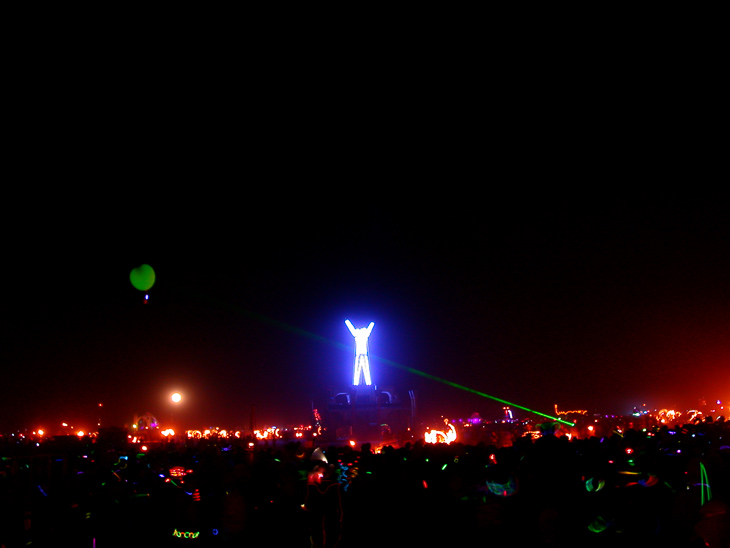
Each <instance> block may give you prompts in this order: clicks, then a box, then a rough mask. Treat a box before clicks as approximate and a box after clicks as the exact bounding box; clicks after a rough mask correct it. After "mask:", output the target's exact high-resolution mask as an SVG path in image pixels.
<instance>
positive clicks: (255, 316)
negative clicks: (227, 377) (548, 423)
mask: <svg viewBox="0 0 730 548" xmlns="http://www.w3.org/2000/svg"><path fill="white" fill-rule="evenodd" d="M198 298H203V297H202V296H200V295H198ZM205 300H208V301H211V302H214V303H215V304H216V305H217V306H219V307H221V308H226V309H228V310H231V311H233V312H236V313H237V314H240V315H243V316H246V317H249V318H252V319H254V320H256V321H258V322H261V323H263V324H266V325H270V326H272V327H275V328H277V329H281V330H282V331H286V332H288V333H294V334H295V335H299V336H301V337H304V338H307V339H311V340H314V341H317V342H320V343H322V344H326V345H328V346H333V347H335V348H339V349H341V350H350V349H351V347H350V346H348V345H346V344H343V343H340V342H336V341H331V340H330V339H328V338H326V337H323V336H321V335H317V334H315V333H311V332H309V331H306V330H304V329H300V328H299V327H294V326H291V325H289V324H286V323H284V322H280V321H278V320H274V319H271V318H268V317H266V316H263V315H261V314H256V313H255V312H251V311H249V310H246V309H244V308H241V307H239V306H236V305H233V304H230V303H227V302H225V301H221V300H219V299H214V298H213V299H211V298H210V297H207V298H205ZM371 358H372V359H374V360H377V361H379V362H381V363H384V364H386V365H389V366H391V367H395V368H397V369H402V370H403V371H408V372H409V373H412V374H414V375H418V376H420V377H424V378H426V379H430V380H432V381H436V382H440V383H442V384H445V385H447V386H451V387H452V388H457V389H459V390H463V391H465V392H470V393H472V394H476V395H477V396H481V397H483V398H487V399H490V400H494V401H497V402H500V403H502V404H504V405H508V406H510V407H516V408H517V409H522V410H523V411H527V412H528V413H533V414H535V415H539V416H540V417H545V418H546V419H550V420H552V421H555V422H559V423H561V424H566V425H568V426H574V424H573V423H572V422H568V421H565V420H563V419H560V418H558V417H553V416H552V415H547V414H545V413H541V412H540V411H536V410H535V409H530V408H529V407H525V406H523V405H518V404H516V403H513V402H509V401H507V400H503V399H501V398H497V397H496V396H491V395H489V394H486V393H485V392H481V391H479V390H475V389H473V388H469V387H468V386H464V385H462V384H457V383H455V382H451V381H448V380H446V379H442V378H440V377H437V376H435V375H431V374H429V373H426V372H424V371H420V370H418V369H414V368H413V367H408V366H407V365H403V364H400V363H398V362H394V361H393V360H389V359H386V358H380V357H378V356H373V355H371Z"/></svg>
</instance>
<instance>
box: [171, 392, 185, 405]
mask: <svg viewBox="0 0 730 548" xmlns="http://www.w3.org/2000/svg"><path fill="white" fill-rule="evenodd" d="M171 399H172V401H174V402H175V403H180V401H181V400H182V396H181V395H180V394H178V393H177V392H175V393H174V394H173V395H172V396H171Z"/></svg>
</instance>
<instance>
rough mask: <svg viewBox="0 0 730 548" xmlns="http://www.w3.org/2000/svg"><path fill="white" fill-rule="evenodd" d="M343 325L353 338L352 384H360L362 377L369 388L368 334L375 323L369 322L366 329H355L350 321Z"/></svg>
mask: <svg viewBox="0 0 730 548" xmlns="http://www.w3.org/2000/svg"><path fill="white" fill-rule="evenodd" d="M345 325H346V326H347V328H348V329H349V330H350V333H352V336H353V337H355V376H354V381H353V384H354V385H355V386H358V385H359V384H360V377H364V380H365V384H366V385H368V386H370V385H371V384H372V379H371V378H370V360H369V359H368V338H369V337H370V332H371V331H372V330H373V327H374V326H375V322H370V325H369V326H367V327H361V328H359V329H356V328H355V327H354V326H353V325H352V323H351V322H350V320H345Z"/></svg>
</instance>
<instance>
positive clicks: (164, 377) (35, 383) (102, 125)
mask: <svg viewBox="0 0 730 548" xmlns="http://www.w3.org/2000/svg"><path fill="white" fill-rule="evenodd" d="M678 51H679V50H678ZM645 53H646V52H645ZM655 53H656V52H655ZM85 55H87V53H86V52H85ZM125 55H126V54H125V52H124V50H123V48H122V49H120V50H118V51H115V52H113V55H111V56H109V57H104V62H103V63H92V62H84V61H83V60H82V61H80V62H79V60H78V59H77V58H73V59H71V58H65V57H63V56H59V55H55V54H54V52H53V51H45V50H44V51H43V52H41V54H40V55H38V56H37V58H36V61H38V63H37V64H34V65H30V64H27V63H26V64H22V65H21V67H20V70H19V74H21V75H22V76H23V77H22V78H21V77H19V78H16V79H15V80H14V84H13V91H14V99H13V100H12V101H9V102H8V103H7V111H8V124H7V127H8V128H9V129H8V130H7V133H8V135H9V136H11V137H12V139H11V140H10V142H11V145H10V146H9V147H8V150H6V154H7V157H8V162H7V169H6V176H7V177H6V178H7V180H8V181H9V183H7V184H6V189H7V190H5V191H4V199H3V202H2V206H3V207H2V212H3V215H2V230H3V240H4V254H3V264H4V272H5V274H6V275H5V276H4V278H5V282H4V288H5V293H6V295H5V297H4V299H3V305H2V341H3V342H2V348H1V349H0V359H1V360H2V371H3V374H2V381H1V382H0V406H2V413H1V414H0V430H8V429H11V428H17V427H27V428H37V427H39V426H44V425H45V426H46V428H50V429H53V426H49V425H53V424H58V423H59V422H61V421H63V420H65V421H67V422H71V423H79V424H82V425H84V426H87V427H88V425H89V424H90V423H94V422H95V421H96V419H97V414H98V403H100V402H101V403H103V404H104V407H103V411H102V422H103V423H104V424H118V425H121V424H125V423H129V422H131V420H132V417H133V416H134V414H135V413H144V412H145V411H150V412H152V413H154V414H156V415H158V416H159V417H160V418H165V417H166V416H168V415H169V414H170V413H173V412H174V413H175V416H176V417H179V418H180V420H185V421H187V422H188V423H189V424H195V425H196V426H206V425H212V424H216V423H221V425H223V426H236V427H245V426H247V425H248V423H249V418H250V413H251V408H252V406H255V408H256V417H257V421H258V422H259V423H263V422H305V421H307V420H308V419H309V414H308V412H309V408H310V406H311V402H312V401H321V399H320V398H321V396H322V394H323V393H324V392H325V390H326V389H327V388H329V387H330V386H333V387H338V386H341V385H346V384H347V383H348V381H349V378H350V374H351V361H352V355H351V350H343V349H341V348H338V345H351V343H352V341H351V336H350V334H349V332H348V331H347V329H346V328H345V326H344V323H343V322H344V320H345V319H346V318H349V319H351V320H352V321H353V322H354V323H355V324H356V325H359V324H363V325H365V324H367V323H368V322H370V321H374V322H375V324H376V326H375V329H374V331H373V334H372V336H371V353H372V354H373V355H374V356H375V357H382V358H385V359H386V360H390V361H394V362H397V363H401V364H403V365H405V366H407V367H409V368H414V369H418V370H422V371H424V372H426V373H428V374H429V375H434V376H437V377H440V378H443V379H446V380H449V381H452V382H455V383H459V384H462V385H465V386H469V387H471V388H474V389H476V390H480V391H483V392H486V393H488V394H491V395H494V396H496V397H499V398H502V399H505V400H508V401H513V402H515V403H518V404H521V405H525V406H527V407H533V408H536V409H539V410H541V411H544V412H550V411H551V410H552V407H553V405H554V404H556V403H557V404H558V405H559V406H560V407H565V408H579V409H586V408H588V409H595V410H601V411H605V412H620V413H623V412H627V411H629V410H630V409H631V407H632V406H633V405H636V404H641V403H647V404H649V405H650V406H668V405H678V406H692V405H695V404H696V403H697V399H698V398H699V397H707V398H716V397H717V398H726V399H730V374H729V373H728V371H729V370H730V367H728V365H730V337H728V333H730V312H729V311H730V290H729V289H728V287H729V283H730V215H729V213H730V208H728V205H727V200H726V198H725V197H724V193H723V186H726V181H725V179H726V178H727V177H726V175H725V171H726V170H725V169H724V165H723V159H724V156H725V154H726V152H725V150H724V148H725V147H723V146H722V141H721V140H718V139H717V138H716V136H715V128H716V127H718V122H717V117H718V116H721V113H722V111H721V110H720V108H719V106H718V105H720V103H721V101H720V100H719V99H720V98H721V97H723V94H722V93H719V90H720V89H721V88H720V86H719V82H720V81H721V79H720V78H719V76H718V75H716V74H715V72H716V71H712V70H709V69H710V68H711V67H710V66H709V65H706V64H704V65H703V64H702V63H701V62H700V61H701V60H698V59H696V58H688V57H686V55H685V54H681V55H679V54H678V55H676V56H667V57H666V58H665V57H662V56H660V55H658V53H657V54H656V55H654V56H650V57H651V59H649V57H646V56H644V57H642V58H641V59H639V60H637V59H636V58H635V57H632V59H633V62H632V63H631V64H630V65H626V64H621V63H615V62H613V61H612V60H611V56H610V55H609V54H608V53H607V52H605V51H604V52H603V53H602V54H601V55H600V56H599V58H591V62H590V63H586V62H585V61H586V59H587V57H582V58H579V57H578V56H576V57H575V58H571V59H572V60H566V59H562V58H561V59H551V58H549V57H540V56H539V55H537V54H536V53H534V52H533V53H531V54H530V55H526V56H524V57H523V58H522V62H520V63H507V62H506V61H505V59H503V58H502V57H500V55H501V54H500V55H496V56H495V54H494V53H493V52H492V53H491V54H490V55H491V57H490V59H491V61H490V62H489V63H487V64H486V65H484V66H482V65H474V64H472V62H471V61H467V60H465V59H462V58H461V57H456V58H453V57H447V58H444V57H443V56H436V57H430V56H420V57H419V56H416V55H415V53H414V56H411V57H408V63H405V59H402V58H399V59H400V60H401V61H403V63H398V62H396V61H395V60H393V59H391V61H392V62H391V63H389V64H388V66H387V67H383V66H380V65H378V64H377V63H368V64H358V63H357V62H356V61H357V60H352V59H351V60H349V61H348V63H344V64H342V63H340V64H334V65H330V64H327V63H324V62H323V63H312V62H311V60H307V59H305V58H303V57H302V56H301V55H296V54H295V53H292V57H291V58H288V57H286V58H285V57H281V58H280V60H281V61H282V64H281V65H279V64H276V63H268V64H267V63H261V62H257V63H255V65H256V67H255V68H254V67H253V66H249V65H246V67H247V68H246V69H245V70H239V71H232V70H231V67H230V66H228V65H225V63H223V62H222V61H220V60H218V62H213V61H210V60H209V59H208V60H207V61H206V60H205V59H202V60H201V59H200V58H198V57H194V58H190V59H187V61H186V62H183V61H182V60H178V61H175V62H174V63H173V62H168V61H170V58H167V57H166V58H165V59H166V62H165V63H162V62H161V58H160V57H154V59H153V60H154V61H155V62H153V60H150V59H147V61H146V63H145V64H144V65H143V66H136V65H134V64H133V63H131V64H130V63H127V62H125V61H124V59H125ZM515 55H517V54H516V53H515ZM647 55H648V53H647ZM366 57H367V55H365V54H364V53H363V52H362V51H360V52H359V53H358V57H357V59H359V60H360V61H362V59H364V58H366ZM670 57H671V58H670ZM84 59H85V60H86V61H89V60H91V61H98V60H99V58H97V57H93V56H87V57H84ZM559 60H560V62H558V61H559ZM649 60H651V63H648V61H649ZM72 61H73V62H72ZM157 61H160V62H159V63H157ZM204 61H205V62H204ZM209 61H210V62H209ZM259 61H260V60H259ZM188 62H189V63H190V66H188V64H187V63H188ZM485 63H486V61H485ZM708 63H709V61H708ZM314 64H316V65H317V66H316V67H315V66H314ZM645 65H646V66H645ZM480 66H481V67H482V69H480V70H477V68H478V67H480ZM90 67H91V68H90ZM333 67H337V70H335V69H334V68H333ZM399 67H400V68H399ZM403 67H407V68H408V70H407V71H405V69H403ZM647 67H650V69H649V68H647ZM31 69H32V70H31ZM224 69H225V70H224ZM142 263H148V264H150V265H152V266H153V267H154V268H155V270H156V272H157V283H156V284H155V286H154V288H153V289H152V291H151V301H150V303H149V304H148V305H144V304H142V295H141V294H140V293H139V292H138V291H137V290H135V289H134V288H133V287H132V286H131V284H130V282H129V278H128V276H129V272H130V270H131V269H132V268H134V267H135V266H138V265H139V264H142ZM282 324H285V325H286V326H291V327H293V328H295V329H294V330H292V329H288V328H285V327H284V326H283V325H282ZM297 330H303V331H306V332H308V333H311V334H314V335H316V337H307V336H304V335H303V334H302V333H301V332H299V331H297ZM317 337H322V338H324V339H326V340H327V341H330V342H331V343H333V344H330V343H325V342H322V340H320V339H318V338H317ZM372 369H373V376H374V377H375V382H376V383H377V384H380V385H396V386H397V387H398V388H399V389H401V390H404V389H409V388H414V389H416V390H417V392H418V394H419V402H420V405H421V411H422V414H423V416H425V417H428V416H433V415H439V414H449V415H452V416H466V415H469V414H471V413H472V412H475V411H476V412H480V413H481V414H482V415H484V416H490V415H492V414H494V413H496V412H498V410H499V408H501V404H497V403H495V402H492V401H490V400H486V399H483V398H479V397H478V396H475V395H471V394H467V393H464V392H460V391H458V390H456V389H454V388H451V387H448V386H445V385H443V384H439V383H437V382H434V381H432V380H428V379H426V378H423V377H419V376H417V375H413V374H412V373H409V372H407V371H405V370H402V369H398V368H394V367H391V366H388V365H387V364H385V363H382V362H379V361H378V360H377V359H374V360H373V364H372ZM175 389H177V390H180V391H181V392H183V394H184V397H185V400H184V402H183V403H182V404H181V405H180V406H178V407H177V408H176V409H174V410H173V409H172V408H171V404H169V403H168V398H169V394H170V393H171V392H172V391H173V390H175Z"/></svg>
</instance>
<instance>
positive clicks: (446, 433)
mask: <svg viewBox="0 0 730 548" xmlns="http://www.w3.org/2000/svg"><path fill="white" fill-rule="evenodd" d="M444 425H445V426H446V428H445V429H444V430H429V431H427V432H426V433H425V434H424V436H423V437H424V440H425V441H426V443H446V444H449V443H451V442H452V441H456V428H454V425H453V424H451V423H449V420H448V419H444Z"/></svg>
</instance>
